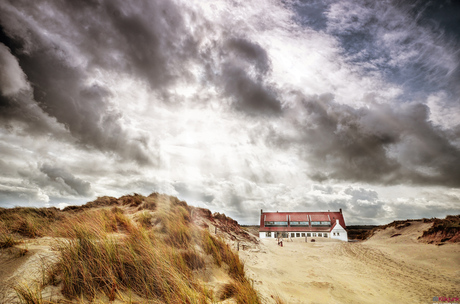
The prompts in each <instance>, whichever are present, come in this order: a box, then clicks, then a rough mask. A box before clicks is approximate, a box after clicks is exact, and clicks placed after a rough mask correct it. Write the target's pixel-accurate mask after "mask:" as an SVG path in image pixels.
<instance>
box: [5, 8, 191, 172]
mask: <svg viewBox="0 0 460 304" xmlns="http://www.w3.org/2000/svg"><path fill="white" fill-rule="evenodd" d="M45 3H46V5H44V4H45ZM0 17H1V18H0V20H2V21H1V26H2V28H3V29H2V42H3V43H6V44H7V46H8V47H9V49H11V53H12V55H14V56H15V58H16V59H17V60H18V62H19V66H20V67H21V69H22V71H23V72H24V74H25V75H26V77H27V79H28V81H29V82H30V83H31V85H32V89H33V99H34V100H35V101H36V103H35V102H34V101H33V100H31V96H5V94H2V96H1V103H0V106H1V107H2V108H3V109H4V111H3V113H6V114H7V115H8V116H9V119H11V117H13V118H14V117H15V118H16V119H18V120H22V121H28V120H29V118H30V116H32V114H29V113H28V111H24V109H27V108H28V107H29V108H30V107H37V104H38V105H39V107H40V108H41V110H42V111H43V112H45V113H46V114H48V115H49V116H51V117H55V118H56V119H57V121H58V122H59V123H61V124H63V125H65V126H66V127H67V128H68V129H69V131H70V132H71V133H72V135H73V136H74V137H75V138H77V140H79V141H80V142H81V144H83V145H85V146H92V147H95V148H97V149H100V150H102V151H106V152H115V153H117V154H118V155H119V156H121V157H122V158H126V159H134V160H136V161H138V162H140V163H144V164H146V163H152V162H154V160H152V157H151V156H150V155H149V151H148V145H149V138H148V137H147V136H145V135H133V134H130V133H129V132H128V131H127V130H126V129H125V128H124V127H123V122H122V117H123V113H121V112H120V111H119V110H117V109H115V107H114V106H113V105H112V104H111V102H110V97H111V91H110V89H109V88H106V87H103V86H101V85H98V84H91V83H88V78H90V75H89V73H90V72H91V71H92V69H95V68H103V69H106V70H113V71H115V72H117V73H127V74H131V75H134V76H137V77H139V79H142V80H143V81H147V82H148V84H149V85H150V87H152V88H153V89H158V88H163V87H165V86H167V85H168V84H170V83H171V82H173V80H174V78H175V77H176V76H177V75H178V74H181V76H182V77H184V76H185V77H186V76H187V75H186V73H184V70H182V69H181V66H182V65H183V64H184V61H185V60H186V57H187V56H188V53H190V52H192V53H193V52H195V51H196V45H195V44H194V41H193V39H192V38H191V36H190V35H188V33H187V32H186V30H185V25H184V20H182V15H181V14H179V12H178V8H177V7H176V6H175V5H174V4H173V3H172V2H169V1H148V2H147V1H134V2H129V3H128V2H125V1H120V2H116V1H97V2H93V1H86V2H80V3H78V5H76V4H75V3H73V2H67V3H62V2H59V1H46V2H43V1H35V2H33V3H30V2H28V1H14V2H10V1H6V2H4V3H3V4H2V5H1V6H0ZM48 33H52V34H51V35H49V34H48ZM3 49H5V48H3ZM3 49H2V50H3ZM3 53H5V52H4V50H3V52H2V54H0V55H2V56H1V58H2V59H4V58H5V57H7V56H4V54H3ZM7 59H9V58H7ZM75 60H77V61H80V62H75ZM2 61H5V60H2ZM179 63H180V64H179ZM22 71H21V72H22ZM9 75H10V76H11V77H13V76H14V75H13V74H11V73H10V74H9ZM3 76H4V74H2V79H3V78H4V77H3ZM11 77H10V78H11ZM16 78H18V77H16ZM9 80H10V79H9ZM17 82H18V81H16V83H17ZM10 83H12V84H13V85H14V84H15V83H14V82H13V81H10ZM11 86H12V85H10V87H11ZM3 87H5V86H3ZM3 91H4V90H3ZM22 95H24V93H22ZM29 95H30V92H29ZM27 97H29V99H27ZM24 103H26V104H27V105H23V104H24ZM42 111H35V112H34V113H33V114H36V113H39V114H41V115H42V116H43V113H42ZM29 112H30V110H29ZM6 114H4V115H5V116H7V115H6ZM36 118H37V119H38V120H39V121H43V120H45V119H43V118H42V117H36ZM4 119H6V118H5V117H4Z"/></svg>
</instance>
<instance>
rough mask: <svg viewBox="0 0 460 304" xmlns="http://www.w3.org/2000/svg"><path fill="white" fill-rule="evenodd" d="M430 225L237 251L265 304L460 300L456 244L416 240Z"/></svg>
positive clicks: (272, 243)
mask: <svg viewBox="0 0 460 304" xmlns="http://www.w3.org/2000/svg"><path fill="white" fill-rule="evenodd" d="M425 226H427V227H428V226H429V224H424V223H421V222H418V223H414V224H412V225H411V226H409V227H407V228H404V229H401V230H398V231H397V233H400V234H401V235H400V236H396V237H391V236H392V235H394V234H395V233H396V232H395V231H392V230H391V229H394V228H390V229H386V230H384V231H380V232H378V233H376V235H375V236H374V237H373V238H372V239H371V240H369V241H366V242H361V243H344V242H340V241H332V240H329V239H321V238H319V239H316V240H317V241H316V242H315V243H310V242H308V243H305V241H304V239H297V240H294V241H293V242H285V244H284V245H285V246H284V247H279V246H277V243H276V241H275V240H274V239H269V240H267V239H266V240H262V242H261V245H260V250H259V251H258V252H241V253H240V255H241V257H242V258H243V259H244V260H245V263H246V268H247V273H248V275H249V276H250V277H251V278H252V279H254V280H255V283H254V285H255V287H256V288H257V289H258V290H259V291H260V292H261V293H262V295H263V297H264V299H265V300H266V301H267V302H268V303H274V300H273V298H272V296H273V297H275V296H279V297H280V298H281V299H283V300H284V301H285V302H286V303H429V302H430V301H432V299H433V297H434V296H438V297H440V296H450V297H454V296H460V267H459V266H460V245H459V244H446V245H444V246H435V245H430V244H422V243H418V242H417V237H418V236H419V235H421V233H422V231H423V230H425V229H426V228H427V227H425Z"/></svg>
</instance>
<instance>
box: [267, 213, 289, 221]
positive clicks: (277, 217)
mask: <svg viewBox="0 0 460 304" xmlns="http://www.w3.org/2000/svg"><path fill="white" fill-rule="evenodd" d="M264 215H265V218H264V220H265V221H266V222H287V221H288V218H287V216H288V214H287V213H285V212H280V213H278V212H273V213H264Z"/></svg>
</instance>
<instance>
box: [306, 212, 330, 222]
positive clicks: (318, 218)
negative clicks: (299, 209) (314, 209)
mask: <svg viewBox="0 0 460 304" xmlns="http://www.w3.org/2000/svg"><path fill="white" fill-rule="evenodd" d="M310 218H311V220H312V222H330V221H331V220H330V217H328V214H323V213H319V214H310Z"/></svg>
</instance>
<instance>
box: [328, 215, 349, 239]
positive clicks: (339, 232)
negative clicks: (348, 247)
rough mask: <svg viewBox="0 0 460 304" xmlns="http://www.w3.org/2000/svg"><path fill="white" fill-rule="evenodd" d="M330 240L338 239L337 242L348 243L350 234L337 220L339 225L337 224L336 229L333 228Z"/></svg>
mask: <svg viewBox="0 0 460 304" xmlns="http://www.w3.org/2000/svg"><path fill="white" fill-rule="evenodd" d="M330 238H332V239H336V240H341V241H344V242H348V234H347V231H346V230H345V229H343V227H342V226H340V224H339V220H337V223H336V224H335V227H334V228H332V230H331V232H330Z"/></svg>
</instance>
